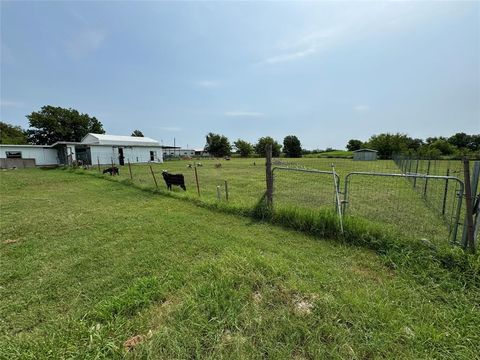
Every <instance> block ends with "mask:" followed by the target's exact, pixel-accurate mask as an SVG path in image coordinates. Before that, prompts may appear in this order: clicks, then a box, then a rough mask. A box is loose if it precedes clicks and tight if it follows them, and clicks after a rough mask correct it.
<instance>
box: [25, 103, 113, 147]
mask: <svg viewBox="0 0 480 360" xmlns="http://www.w3.org/2000/svg"><path fill="white" fill-rule="evenodd" d="M27 119H28V120H29V123H30V127H31V129H28V130H27V134H28V139H29V141H30V142H31V143H33V144H39V145H44V144H53V143H55V142H57V141H81V140H82V138H83V137H84V136H85V135H87V134H88V133H96V134H104V133H105V131H104V130H103V125H102V123H101V122H100V121H98V120H97V118H95V117H90V116H89V115H88V114H80V113H79V112H78V111H77V110H75V109H71V108H70V109H64V108H61V107H55V106H50V105H47V106H43V107H42V109H41V111H38V112H32V113H31V114H30V115H27Z"/></svg>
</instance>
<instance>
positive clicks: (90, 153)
mask: <svg viewBox="0 0 480 360" xmlns="http://www.w3.org/2000/svg"><path fill="white" fill-rule="evenodd" d="M10 159H17V160H10ZM18 159H24V160H26V159H34V164H35V165H36V166H51V165H62V164H71V163H72V162H73V161H78V162H81V163H82V164H84V165H96V164H102V165H105V164H112V163H113V164H116V165H124V164H125V163H126V162H128V161H129V162H130V163H146V162H163V154H162V146H161V145H160V144H159V143H158V141H156V140H154V139H151V138H148V137H134V136H119V135H106V134H93V133H90V134H88V135H86V136H85V137H84V138H83V139H82V141H80V142H69V141H58V142H56V143H55V144H53V145H0V166H1V167H12V166H16V165H13V164H14V163H19V164H21V163H22V162H21V161H20V160H18ZM23 163H24V162H23Z"/></svg>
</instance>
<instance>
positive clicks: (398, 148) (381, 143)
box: [365, 133, 410, 159]
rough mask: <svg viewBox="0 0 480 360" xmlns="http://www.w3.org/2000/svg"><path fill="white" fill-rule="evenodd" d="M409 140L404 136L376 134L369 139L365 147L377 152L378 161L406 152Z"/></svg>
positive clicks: (398, 134)
mask: <svg viewBox="0 0 480 360" xmlns="http://www.w3.org/2000/svg"><path fill="white" fill-rule="evenodd" d="M409 143H410V138H409V137H408V136H407V135H405V134H400V133H396V134H390V133H385V134H378V135H373V136H372V137H370V139H369V140H368V142H367V143H366V145H365V147H367V148H371V149H374V150H377V151H378V157H379V158H380V159H390V158H391V157H392V155H393V154H400V153H403V152H406V151H407V150H408V144H409Z"/></svg>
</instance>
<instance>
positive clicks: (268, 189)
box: [265, 144, 273, 207]
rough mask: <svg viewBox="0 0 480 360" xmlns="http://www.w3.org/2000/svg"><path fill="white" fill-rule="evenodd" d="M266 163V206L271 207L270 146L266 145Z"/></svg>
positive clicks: (271, 175)
mask: <svg viewBox="0 0 480 360" xmlns="http://www.w3.org/2000/svg"><path fill="white" fill-rule="evenodd" d="M265 152H266V163H265V180H266V183H267V192H266V195H267V197H266V199H267V206H269V207H271V206H272V204H273V174H272V145H271V144H268V145H267V146H266V147H265Z"/></svg>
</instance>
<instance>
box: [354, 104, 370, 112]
mask: <svg viewBox="0 0 480 360" xmlns="http://www.w3.org/2000/svg"><path fill="white" fill-rule="evenodd" d="M353 109H354V110H355V111H356V112H365V111H368V110H370V106H368V105H356V106H355V107H354V108H353Z"/></svg>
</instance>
